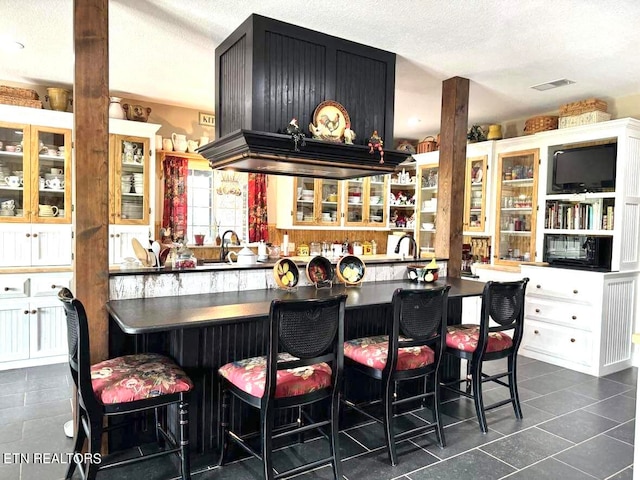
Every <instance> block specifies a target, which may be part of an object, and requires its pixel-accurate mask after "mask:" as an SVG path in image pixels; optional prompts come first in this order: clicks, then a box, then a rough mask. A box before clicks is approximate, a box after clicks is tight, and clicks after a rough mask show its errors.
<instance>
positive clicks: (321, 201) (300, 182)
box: [293, 177, 342, 226]
mask: <svg viewBox="0 0 640 480" xmlns="http://www.w3.org/2000/svg"><path fill="white" fill-rule="evenodd" d="M293 191H294V195H295V198H294V201H293V205H294V213H293V224H294V225H309V226H312V225H325V226H337V225H339V224H340V217H341V214H342V209H341V204H342V192H341V188H340V182H339V181H338V180H330V179H314V178H306V177H296V178H295V180H294V190H293Z"/></svg>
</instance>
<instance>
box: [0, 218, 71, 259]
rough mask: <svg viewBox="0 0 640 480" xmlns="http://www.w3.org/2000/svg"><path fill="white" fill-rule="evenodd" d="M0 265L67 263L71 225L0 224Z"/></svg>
mask: <svg viewBox="0 0 640 480" xmlns="http://www.w3.org/2000/svg"><path fill="white" fill-rule="evenodd" d="M0 251H1V252H3V255H2V256H0V266H1V267H30V266H55V265H71V261H72V257H71V253H72V238H71V225H54V224H38V223H32V224H28V223H26V224H20V223H11V224H0Z"/></svg>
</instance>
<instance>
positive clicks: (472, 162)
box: [462, 155, 487, 232]
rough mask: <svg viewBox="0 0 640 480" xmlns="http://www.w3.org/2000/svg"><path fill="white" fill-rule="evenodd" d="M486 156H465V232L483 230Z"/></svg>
mask: <svg viewBox="0 0 640 480" xmlns="http://www.w3.org/2000/svg"><path fill="white" fill-rule="evenodd" d="M486 184H487V156H486V155H485V156H482V157H469V158H467V167H466V175H465V189H464V218H463V224H462V226H463V230H464V231H465V232H484V228H485V218H486V215H487V214H486V211H485V206H486V204H487V195H486V193H487V191H486Z"/></svg>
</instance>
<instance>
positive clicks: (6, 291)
mask: <svg viewBox="0 0 640 480" xmlns="http://www.w3.org/2000/svg"><path fill="white" fill-rule="evenodd" d="M28 296H29V277H26V276H23V275H0V298H25V297H28Z"/></svg>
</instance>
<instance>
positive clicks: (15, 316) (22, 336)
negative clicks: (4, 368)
mask: <svg viewBox="0 0 640 480" xmlns="http://www.w3.org/2000/svg"><path fill="white" fill-rule="evenodd" d="M27 358H29V310H28V303H27V302H26V301H24V300H21V301H19V300H3V301H0V362H8V361H12V360H24V359H27Z"/></svg>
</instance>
